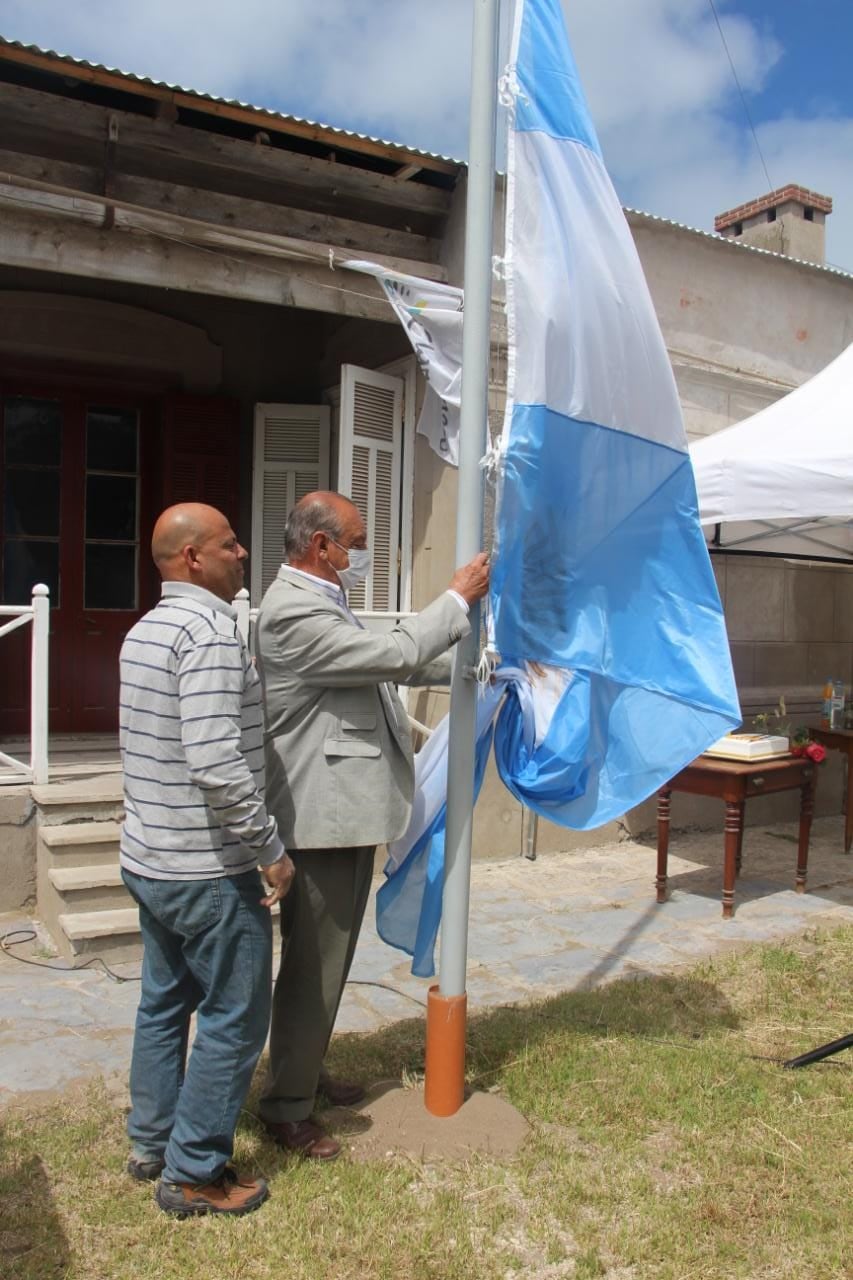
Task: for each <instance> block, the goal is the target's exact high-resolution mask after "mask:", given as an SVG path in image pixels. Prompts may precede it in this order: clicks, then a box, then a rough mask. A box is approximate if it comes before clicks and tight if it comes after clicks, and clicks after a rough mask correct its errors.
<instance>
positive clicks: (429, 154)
mask: <svg viewBox="0 0 853 1280" xmlns="http://www.w3.org/2000/svg"><path fill="white" fill-rule="evenodd" d="M3 48H7V49H20V50H22V51H23V52H25V53H33V54H37V55H39V56H40V57H43V58H53V59H55V60H56V61H57V62H61V63H63V64H64V65H65V66H68V67H72V68H74V67H76V68H78V69H79V68H80V67H84V68H86V69H87V70H89V71H100V72H106V73H107V74H109V75H114V76H121V78H122V79H123V80H129V81H130V82H131V83H132V84H139V85H148V86H150V87H151V88H154V89H164V90H166V91H167V92H169V93H183V94H186V95H187V96H188V97H192V98H198V100H199V102H200V103H203V102H212V103H219V104H220V105H222V106H226V107H239V108H241V109H242V110H244V111H253V112H255V113H256V114H257V115H258V117H259V118H260V119H266V120H282V121H291V122H292V123H294V124H299V125H307V126H309V127H310V128H313V129H322V130H323V131H324V132H325V133H330V134H334V135H335V136H336V137H341V138H353V139H357V140H358V141H360V142H372V143H375V144H377V145H378V146H383V147H388V148H389V149H392V150H394V151H405V152H406V153H407V154H409V155H413V156H423V157H425V158H426V159H429V160H441V161H443V162H444V163H445V164H451V165H460V166H463V165H464V161H462V160H457V159H456V158H455V157H453V156H444V155H441V154H439V153H438V152H436V151H424V150H422V149H421V148H420V147H411V146H408V145H407V144H406V143H404V142H394V141H392V140H390V139H388V138H377V137H374V136H373V135H372V134H369V133H356V132H355V131H354V130H352V129H343V128H341V127H340V126H339V125H334V124H325V123H323V121H320V120H309V119H308V118H307V117H305V116H295V115H290V114H289V113H288V112H286V111H273V110H272V109H271V108H269V107H258V106H255V105H254V104H253V103H251V102H242V101H241V100H240V99H239V98H223V97H220V96H219V95H218V94H215V93H204V92H203V91H201V90H199V89H188V88H185V87H184V86H183V85H179V84H169V83H168V81H165V80H154V79H153V78H152V77H151V76H140V75H137V74H136V73H135V72H133V71H124V70H122V68H120V67H108V66H105V65H104V63H102V62H89V61H88V60H87V59H86V58H75V57H74V56H73V55H72V54H70V53H58V52H57V51H56V50H55V49H42V48H41V47H40V46H39V45H36V44H24V43H22V42H21V41H20V40H7V39H6V38H5V37H4V36H0V51H2V49H3ZM0 56H2V53H0Z"/></svg>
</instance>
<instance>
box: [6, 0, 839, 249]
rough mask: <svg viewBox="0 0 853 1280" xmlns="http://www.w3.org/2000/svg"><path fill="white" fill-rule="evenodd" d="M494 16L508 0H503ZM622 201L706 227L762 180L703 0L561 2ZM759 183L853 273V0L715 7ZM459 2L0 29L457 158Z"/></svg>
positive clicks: (106, 13)
mask: <svg viewBox="0 0 853 1280" xmlns="http://www.w3.org/2000/svg"><path fill="white" fill-rule="evenodd" d="M503 2H504V5H505V6H506V7H507V8H508V7H509V4H508V0H503ZM563 2H564V7H565V10H566V16H567V21H568V24H569V31H570V34H571V37H572V43H573V45H574V50H575V55H576V58H577V61H578V64H579V67H580V71H581V76H582V78H583V81H584V85H585V87H586V90H587V95H588V97H589V99H590V104H591V108H592V113H593V117H594V119H595V121H596V125H597V127H598V131H599V134H600V136H601V140H602V145H603V149H604V154H605V159H606V160H607V163H608V167H609V168H610V172H611V176H612V177H613V180H614V183H615V185H616V188H617V190H618V192H619V195H620V197H621V199H622V201H623V203H625V204H628V205H632V206H635V207H637V208H641V209H645V210H648V211H649V212H651V213H656V214H659V215H661V216H663V217H668V218H674V219H676V220H678V221H682V222H687V223H689V224H690V225H693V226H698V227H704V228H712V227H713V220H714V214H715V213H718V212H720V211H721V210H723V209H728V208H730V207H732V206H733V205H736V204H739V203H741V202H743V201H745V200H748V199H750V198H751V197H753V196H755V195H759V194H762V193H763V192H764V191H765V190H766V189H767V180H766V178H765V176H764V171H763V168H762V165H761V162H760V160H759V158H758V154H757V152H756V148H755V143H754V141H753V139H752V136H751V134H750V132H749V129H748V126H747V124H746V121H745V119H744V113H743V108H742V105H741V101H740V97H739V95H738V92H737V89H736V87H735V84H734V82H733V79H732V75H731V70H730V68H729V64H728V61H727V59H726V55H725V52H724V49H723V46H722V43H721V41H720V37H719V33H718V31H717V28H716V24H715V22H714V18H713V13H712V11H711V6H710V0H563ZM716 5H717V10H718V12H719V14H720V18H721V21H722V24H723V28H724V31H725V34H726V39H727V41H728V44H729V48H730V50H731V53H732V56H733V58H734V60H735V64H736V67H737V70H738V73H739V76H740V79H741V83H742V85H743V87H744V90H745V93H746V96H747V102H748V105H749V110H750V113H751V115H752V117H753V120H754V123H755V126H756V130H757V133H758V138H759V142H760V145H761V148H762V151H763V153H764V158H765V162H766V164H767V168H768V170H769V174H770V178H771V182H772V184H773V185H774V186H782V185H784V184H786V183H788V182H797V183H800V184H801V185H803V186H807V187H811V188H813V189H815V190H817V191H820V192H822V193H824V194H827V195H831V196H832V197H833V199H834V202H835V210H834V212H833V214H832V216H831V217H830V219H829V221H828V224H827V257H828V259H829V260H830V261H831V262H833V263H835V264H836V265H838V266H842V267H844V268H845V269H847V270H851V271H853V163H851V158H853V75H851V71H850V63H851V58H853V0H775V2H772V0H716ZM470 21H471V5H470V0H239V3H234V0H145V2H144V3H140V2H139V0H0V34H3V35H5V36H6V37H8V38H12V39H18V40H23V41H26V42H30V43H34V44H39V45H42V46H44V47H48V48H54V49H58V50H59V51H60V52H63V53H71V54H75V55H76V56H79V57H85V58H89V59H92V60H93V61H97V62H104V63H106V64H108V65H112V66H119V67H121V68H123V69H125V70H130V71H136V72H138V73H140V74H144V75H150V76H153V77H155V78H157V79H163V80H168V81H172V82H177V83H180V84H183V85H185V86H188V87H192V88H196V89H203V90H206V91H209V92H212V93H219V94H222V95H224V96H228V97H239V98H242V99H244V100H247V101H250V102H253V103H255V104H256V105H260V106H270V107H276V108H279V109H281V110H284V111H289V112H292V113H294V114H298V115H304V116H308V117H309V118H312V119H317V120H322V121H324V122H326V123H331V124H339V125H343V126H345V127H347V128H351V129H356V130H359V131H362V132H367V133H374V134H378V135H379V136H382V137H387V138H391V139H393V140H396V141H403V142H408V143H410V144H414V145H417V146H421V147H424V148H426V149H428V150H431V151H439V152H442V153H445V154H451V155H455V156H464V154H465V150H466V138H467V124H466V113H467V76H468V60H469V55H470Z"/></svg>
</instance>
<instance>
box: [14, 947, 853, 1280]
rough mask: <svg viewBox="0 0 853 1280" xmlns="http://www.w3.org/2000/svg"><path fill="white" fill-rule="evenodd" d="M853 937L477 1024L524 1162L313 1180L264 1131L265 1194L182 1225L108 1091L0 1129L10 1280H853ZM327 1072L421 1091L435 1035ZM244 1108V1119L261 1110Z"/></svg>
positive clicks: (475, 1031)
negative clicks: (848, 1038) (262, 1201)
mask: <svg viewBox="0 0 853 1280" xmlns="http://www.w3.org/2000/svg"><path fill="white" fill-rule="evenodd" d="M851 992H853V928H849V927H848V928H846V929H842V930H840V931H835V932H831V933H824V932H821V933H812V934H809V935H807V936H806V937H805V938H803V939H801V940H797V941H796V942H793V943H791V944H790V945H784V946H761V947H755V948H752V949H751V950H748V951H743V952H739V953H736V954H729V955H727V956H725V957H723V958H721V959H719V960H715V961H714V962H713V963H706V964H703V965H701V966H699V967H697V968H696V969H694V970H692V971H691V972H690V973H684V974H679V975H675V976H670V977H662V978H649V979H647V980H643V981H620V982H614V983H612V984H611V985H609V986H606V987H603V988H600V989H598V990H596V991H592V992H584V993H579V994H569V995H565V996H560V997H558V998H555V999H551V1000H547V1001H544V1002H541V1003H538V1004H533V1005H527V1006H523V1007H513V1008H503V1009H498V1010H494V1011H491V1012H489V1013H485V1014H482V1015H480V1016H477V1017H474V1018H472V1020H471V1024H470V1035H469V1054H468V1064H469V1074H470V1081H471V1084H472V1085H473V1086H474V1087H477V1088H483V1089H499V1090H500V1091H501V1092H502V1093H503V1094H504V1096H505V1097H506V1098H508V1099H509V1100H510V1101H511V1102H512V1103H514V1104H515V1106H516V1107H518V1109H519V1110H520V1111H521V1112H522V1113H523V1114H524V1116H526V1118H527V1119H528V1120H529V1122H530V1125H531V1135H530V1138H529V1139H528V1141H527V1143H526V1145H525V1146H524V1147H523V1148H522V1151H521V1153H520V1154H519V1156H518V1157H516V1158H515V1159H514V1160H512V1161H497V1160H495V1159H491V1158H486V1157H478V1158H476V1159H472V1160H470V1161H469V1162H468V1163H467V1164H464V1165H459V1164H457V1165H452V1164H441V1165H438V1164H433V1165H424V1164H421V1163H420V1162H417V1161H413V1160H412V1159H411V1158H404V1157H402V1156H399V1157H391V1158H387V1159H384V1160H381V1161H372V1162H355V1161H352V1160H350V1159H349V1158H348V1157H347V1156H342V1157H341V1159H340V1160H338V1161H337V1162H335V1163H334V1164H331V1165H328V1166H320V1167H317V1166H315V1165H311V1164H306V1163H300V1162H297V1161H295V1160H293V1159H292V1158H290V1157H288V1156H286V1155H284V1154H282V1153H280V1152H279V1151H278V1150H277V1149H276V1148H275V1147H274V1146H273V1145H272V1144H271V1143H270V1142H268V1141H267V1140H266V1138H265V1137H264V1136H263V1134H262V1132H261V1131H260V1129H259V1127H258V1126H257V1124H256V1123H255V1122H254V1121H253V1119H252V1118H251V1116H250V1115H247V1116H246V1117H245V1121H244V1124H243V1125H242V1127H241V1130H240V1132H239V1134H238V1145H237V1152H236V1158H237V1161H238V1163H239V1164H240V1165H241V1166H243V1167H245V1168H246V1169H249V1170H255V1171H260V1172H263V1173H265V1174H266V1176H267V1177H268V1178H269V1179H270V1182H271V1187H272V1199H271V1200H270V1201H269V1203H268V1204H266V1205H265V1206H264V1207H263V1208H262V1209H261V1210H260V1212H258V1213H256V1214H253V1215H250V1216H249V1217H247V1218H244V1219H241V1220H236V1221H230V1222H229V1221H222V1220H214V1219H204V1220H198V1221H187V1222H177V1221H174V1220H171V1219H169V1218H168V1217H166V1215H164V1214H162V1213H160V1212H159V1211H158V1210H157V1209H156V1208H155V1206H154V1205H153V1203H152V1199H151V1187H150V1186H141V1185H137V1184H133V1183H132V1182H131V1181H130V1179H128V1178H127V1177H126V1176H125V1174H124V1172H123V1169H124V1161H125V1158H126V1140H125V1136H124V1114H123V1112H122V1110H121V1109H120V1108H118V1107H117V1106H116V1104H115V1103H114V1102H113V1101H111V1100H110V1097H109V1095H108V1093H107V1092H106V1091H105V1090H104V1089H103V1088H102V1087H92V1088H90V1089H89V1090H88V1091H87V1092H76V1093H74V1094H69V1095H67V1096H66V1097H64V1098H63V1099H61V1100H59V1101H54V1102H51V1103H49V1104H45V1105H39V1106H38V1107H35V1106H32V1105H27V1106H26V1107H24V1106H17V1107H13V1108H11V1109H7V1110H6V1111H5V1112H3V1113H2V1114H0V1277H2V1278H3V1280H47V1278H48V1277H51V1278H57V1277H67V1278H68V1280H125V1278H126V1280H153V1277H158V1278H159V1280H231V1278H234V1280H236V1278H237V1277H240V1278H241V1280H254V1278H255V1277H276V1280H292V1278H293V1280H296V1278H301V1277H305V1278H306V1280H309V1278H310V1280H313V1278H314V1277H329V1278H331V1277H335V1278H336V1280H348V1278H349V1277H370V1278H371V1280H373V1278H374V1277H375V1278H376V1280H380V1278H381V1280H410V1278H411V1280H480V1278H483V1280H485V1278H487V1277H488V1278H492V1277H494V1278H498V1277H499V1278H500V1280H504V1278H509V1280H513V1278H515V1277H519V1278H521V1277H529V1278H531V1280H532V1278H533V1277H535V1278H536V1280H539V1278H540V1277H541V1278H542V1280H552V1278H556V1277H563V1276H565V1277H575V1278H576V1280H589V1278H592V1277H608V1278H609V1280H676V1278H677V1280H687V1278H688V1277H689V1278H690V1280H705V1278H708V1280H723V1278H725V1280H728V1278H729V1277H743V1278H744V1280H783V1278H785V1277H795V1276H796V1277H797V1280H831V1278H833V1277H850V1276H851V1275H853V1159H851V1149H853V1051H851V1050H847V1051H845V1052H844V1053H842V1054H840V1055H838V1056H837V1057H835V1058H833V1059H829V1060H827V1061H826V1062H824V1063H821V1064H817V1065H814V1066H811V1067H807V1068H805V1069H804V1070H802V1071H794V1072H791V1071H783V1070H782V1069H781V1068H780V1066H779V1065H778V1062H776V1061H771V1060H768V1059H781V1058H786V1057H790V1056H792V1055H793V1054H795V1053H800V1052H803V1051H805V1050H806V1049H809V1048H813V1047H814V1046H815V1045H817V1044H820V1043H822V1042H824V1041H827V1040H830V1039H834V1038H835V1037H837V1036H840V1035H845V1034H847V1033H848V1032H850V1031H853V997H851ZM333 1058H334V1061H333V1063H332V1066H333V1067H334V1069H335V1071H336V1072H337V1073H339V1074H341V1075H352V1076H359V1077H360V1078H363V1079H366V1080H380V1079H389V1078H390V1079H396V1080H400V1079H403V1080H407V1081H410V1080H411V1079H412V1077H413V1076H414V1075H416V1073H417V1072H418V1071H419V1070H420V1067H421V1064H422V1062H423V1024H422V1022H421V1021H420V1020H416V1021H415V1020H413V1021H411V1022H406V1023H401V1024H397V1025H395V1026H394V1027H391V1028H389V1029H387V1030H385V1031H382V1032H380V1033H377V1034H374V1035H370V1036H363V1037H362V1036H341V1037H338V1038H337V1039H336V1040H335V1042H334V1046H333ZM248 1107H249V1110H251V1109H252V1107H253V1101H252V1099H250V1101H249V1103H248Z"/></svg>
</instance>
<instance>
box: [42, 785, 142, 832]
mask: <svg viewBox="0 0 853 1280" xmlns="http://www.w3.org/2000/svg"><path fill="white" fill-rule="evenodd" d="M122 781H123V779H122V774H121V773H103V774H100V775H99V776H98V777H95V778H83V779H80V780H79V781H74V782H48V783H45V784H44V785H43V786H37V787H33V788H32V797H33V800H34V801H35V803H36V805H37V807H38V810H39V822H40V823H41V824H42V825H43V826H58V825H61V824H64V823H72V822H81V821H84V822H85V821H88V822H92V821H112V822H119V821H121V819H122V817H123V816H124V797H123V791H122Z"/></svg>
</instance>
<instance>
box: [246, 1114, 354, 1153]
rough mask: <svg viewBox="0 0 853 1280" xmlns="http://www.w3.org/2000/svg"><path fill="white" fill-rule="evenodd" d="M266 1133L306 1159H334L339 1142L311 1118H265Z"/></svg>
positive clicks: (279, 1143) (339, 1148)
mask: <svg viewBox="0 0 853 1280" xmlns="http://www.w3.org/2000/svg"><path fill="white" fill-rule="evenodd" d="M264 1126H265V1128H266V1131H267V1133H268V1134H269V1135H270V1137H271V1138H272V1139H273V1141H274V1142H277V1143H278V1145H279V1146H280V1147H284V1148H285V1150H286V1151H295V1152H296V1154H297V1155H300V1156H305V1158H306V1159H308V1160H334V1159H335V1157H336V1156H338V1155H340V1152H341V1144H340V1143H339V1142H336V1141H335V1139H334V1138H332V1137H330V1135H329V1134H328V1133H326V1130H325V1129H321V1128H320V1126H319V1125H318V1124H315V1123H314V1121H313V1120H278V1121H276V1120H265V1121H264Z"/></svg>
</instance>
